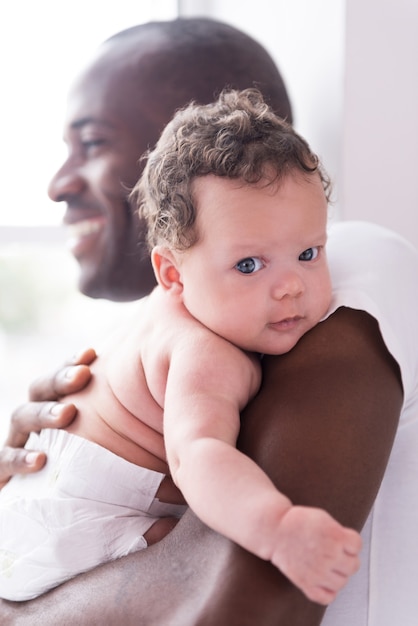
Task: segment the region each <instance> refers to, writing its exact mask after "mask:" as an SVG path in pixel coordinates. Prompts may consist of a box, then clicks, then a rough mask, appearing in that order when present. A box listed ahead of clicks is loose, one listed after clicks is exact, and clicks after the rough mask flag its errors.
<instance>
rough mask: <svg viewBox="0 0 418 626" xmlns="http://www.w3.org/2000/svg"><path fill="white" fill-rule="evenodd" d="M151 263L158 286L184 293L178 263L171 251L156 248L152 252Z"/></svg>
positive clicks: (162, 247)
mask: <svg viewBox="0 0 418 626" xmlns="http://www.w3.org/2000/svg"><path fill="white" fill-rule="evenodd" d="M151 262H152V267H153V269H154V274H155V277H156V279H157V281H158V284H159V285H161V287H162V288H163V289H167V290H168V289H172V290H175V291H176V292H177V293H181V292H182V291H183V283H182V282H181V275H180V269H179V264H178V261H177V259H176V257H175V255H174V254H173V253H172V251H171V250H169V249H168V248H166V247H165V246H155V247H154V248H153V250H152V252H151Z"/></svg>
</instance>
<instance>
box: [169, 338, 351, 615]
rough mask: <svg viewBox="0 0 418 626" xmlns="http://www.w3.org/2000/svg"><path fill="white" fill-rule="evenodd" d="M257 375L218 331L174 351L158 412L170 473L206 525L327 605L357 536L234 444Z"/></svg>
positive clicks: (343, 578) (346, 568)
mask: <svg viewBox="0 0 418 626" xmlns="http://www.w3.org/2000/svg"><path fill="white" fill-rule="evenodd" d="M196 355H197V358H196ZM214 355H216V358H214ZM258 380H259V371H258V370H257V368H256V364H255V363H254V362H253V361H251V360H250V359H249V358H248V357H247V356H246V355H245V354H244V353H243V352H241V351H240V350H238V349H237V348H234V347H233V346H231V344H229V343H227V342H224V341H223V340H221V339H220V338H219V337H214V338H213V341H208V342H207V343H206V345H199V347H197V346H196V344H194V345H193V346H189V345H188V346H182V347H181V349H178V350H176V351H175V352H174V354H173V355H172V359H171V364H170V372H169V376H168V381H167V390H166V398H165V417H164V433H165V441H166V449H167V456H168V461H169V464H170V469H171V472H172V475H173V479H174V481H175V482H176V484H177V485H178V487H179V488H180V489H181V491H182V492H183V495H184V496H185V498H186V500H187V501H188V503H189V505H190V506H191V508H192V509H193V510H194V511H195V513H196V514H197V515H198V516H199V517H200V518H201V519H202V520H203V521H204V522H205V523H206V524H208V525H209V526H211V527H212V528H213V529H214V530H216V531H218V532H220V533H222V534H224V535H225V536H227V537H228V538H230V539H232V540H233V541H235V542H236V543H238V544H239V545H241V546H242V547H244V548H246V549H247V550H249V551H251V552H253V553H254V554H255V555H257V556H259V557H261V558H263V559H266V560H270V561H272V563H273V564H274V565H276V567H278V568H279V569H280V570H281V571H282V572H283V573H284V574H285V575H286V576H287V577H288V578H289V579H290V580H291V581H292V582H294V583H295V584H296V585H297V586H298V587H300V588H301V589H302V591H304V593H305V594H306V596H307V597H308V598H310V599H311V600H314V601H316V602H319V603H322V604H329V602H331V601H332V600H333V599H334V597H335V595H336V593H337V592H338V591H339V590H340V589H341V588H342V587H343V586H344V584H345V583H346V582H347V580H348V577H349V576H350V575H351V574H353V573H354V572H355V571H357V569H358V566H359V561H358V553H359V550H360V545H361V540H360V537H359V535H358V534H357V533H356V532H355V531H353V530H350V529H347V528H343V527H342V526H341V525H340V524H338V523H337V522H336V521H335V520H334V519H333V518H331V517H330V516H329V515H328V514H327V513H325V512H324V511H322V510H320V509H314V508H307V507H293V506H292V503H291V502H290V500H289V499H288V498H287V497H286V496H285V495H283V494H281V493H280V492H279V491H278V490H277V489H276V488H275V486H274V485H273V483H272V482H271V480H270V479H269V478H268V477H267V475H266V474H265V473H264V472H263V471H262V470H261V469H260V468H259V467H258V466H257V465H256V464H255V463H254V462H253V461H252V460H251V459H250V458H249V457H247V456H245V455H244V454H242V453H241V452H239V451H238V450H237V449H236V447H235V445H236V439H237V437H238V432H239V427H240V422H239V411H240V410H241V409H242V408H243V407H244V406H245V404H246V403H247V402H248V401H249V400H250V398H251V397H252V395H253V394H254V392H255V391H256V389H257V387H258V382H256V381H258Z"/></svg>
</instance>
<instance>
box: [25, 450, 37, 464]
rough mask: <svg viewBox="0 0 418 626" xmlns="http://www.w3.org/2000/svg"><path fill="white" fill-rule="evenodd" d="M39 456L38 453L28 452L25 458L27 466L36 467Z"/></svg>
mask: <svg viewBox="0 0 418 626" xmlns="http://www.w3.org/2000/svg"><path fill="white" fill-rule="evenodd" d="M38 456H39V453H38V452H28V453H27V455H26V456H25V463H26V465H35V464H36V461H37V459H38Z"/></svg>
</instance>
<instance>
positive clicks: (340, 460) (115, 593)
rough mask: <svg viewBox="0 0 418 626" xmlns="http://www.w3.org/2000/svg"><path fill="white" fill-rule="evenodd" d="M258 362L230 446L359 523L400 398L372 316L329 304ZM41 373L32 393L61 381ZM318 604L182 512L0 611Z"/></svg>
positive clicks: (76, 614) (102, 616)
mask: <svg viewBox="0 0 418 626" xmlns="http://www.w3.org/2000/svg"><path fill="white" fill-rule="evenodd" d="M263 367H264V375H263V386H262V389H261V390H260V392H259V394H258V396H257V397H256V398H255V399H254V401H253V402H252V403H251V404H250V405H249V406H248V407H247V409H246V410H245V412H244V415H243V422H242V431H241V435H240V441H239V446H240V448H241V449H242V450H243V451H244V452H246V453H247V454H249V455H250V456H251V457H253V458H254V459H255V460H256V461H257V462H258V463H259V464H260V465H261V467H262V468H263V469H264V470H265V471H266V472H267V473H268V474H269V475H270V476H271V477H272V479H273V480H274V482H275V483H276V484H277V486H278V488H279V489H281V490H283V491H284V493H286V494H287V495H288V496H289V497H290V498H291V499H292V501H293V502H294V503H295V504H305V505H310V506H320V507H323V508H325V509H326V510H328V511H329V512H330V513H331V514H332V515H333V516H334V517H336V519H338V520H339V521H340V522H341V523H342V524H344V525H347V526H351V527H353V528H356V529H358V530H360V529H361V527H362V526H363V524H364V522H365V519H366V517H367V515H368V512H369V511H370V508H371V506H372V504H373V501H374V499H375V496H376V493H377V490H378V488H379V485H380V482H381V479H382V476H383V473H384V471H385V467H386V463H387V459H388V456H389V453H390V450H391V447H392V443H393V438H394V435H395V432H396V428H397V424H398V418H399V413H400V408H401V404H402V398H403V392H402V385H401V381H400V375H399V369H398V366H397V364H396V363H395V362H394V360H393V359H392V357H391V356H390V355H389V353H388V352H387V349H386V347H385V345H384V343H383V341H382V338H381V335H380V332H379V330H378V326H377V323H376V322H375V320H373V318H371V317H370V316H369V315H368V314H366V313H364V312H361V311H353V310H350V309H344V308H343V309H339V310H338V311H337V312H336V313H334V314H333V315H332V316H331V317H330V318H329V319H328V320H326V321H325V322H322V323H321V324H319V325H318V326H317V327H316V328H314V329H313V330H312V331H310V332H309V333H308V334H307V335H305V336H304V337H303V338H302V339H301V340H300V342H299V343H298V344H297V346H296V347H295V348H294V349H293V350H292V351H291V352H290V353H288V354H286V355H282V356H280V357H268V358H267V359H265V361H264V364H263ZM305 372H306V375H305ZM302 380H303V394H301V393H300V390H301V381H302ZM324 380H325V381H326V384H324ZM51 382H52V381H44V382H40V383H39V384H38V385H37V386H35V387H34V388H33V397H34V398H38V395H37V394H38V393H40V394H41V396H42V394H44V393H45V392H46V390H47V389H49V393H50V394H51V395H50V397H51V398H52V397H53V393H54V385H58V386H59V387H60V386H61V383H60V382H59V378H56V379H55V383H53V384H52V387H51V384H50V383H51ZM43 397H44V398H45V396H43ZM18 423H19V418H17V421H16V426H17V430H19V428H18ZM359 486H361V488H360V487H359ZM324 610H325V608H324V607H321V606H319V605H317V604H313V603H311V602H309V601H308V600H307V599H306V598H305V597H304V596H303V595H302V594H301V592H299V591H298V590H297V589H295V588H294V587H293V586H292V585H291V584H290V583H289V582H288V581H287V580H286V579H285V578H284V577H283V576H281V574H280V573H279V572H278V571H277V570H276V569H275V568H273V567H272V566H271V565H270V564H269V563H266V562H264V561H260V560H259V559H257V558H255V557H254V556H252V555H250V554H248V553H246V552H245V551H244V550H242V549H240V548H238V547H237V546H235V545H233V544H231V542H229V541H228V540H226V539H224V538H223V537H221V536H219V535H217V534H216V533H214V532H212V531H210V530H208V529H207V528H206V527H204V526H203V525H202V524H201V523H200V521H199V520H197V519H196V518H195V517H194V515H193V514H192V513H186V515H185V516H184V518H183V519H182V520H181V522H180V523H179V524H178V525H177V527H176V528H175V529H174V530H173V531H172V532H171V533H170V534H169V535H167V537H165V538H164V539H163V540H162V541H161V542H160V543H158V544H155V545H154V546H152V547H150V548H149V549H148V550H145V551H142V552H139V553H136V554H133V555H130V556H129V557H126V558H124V559H120V560H119V561H116V562H114V563H111V564H107V565H104V566H101V567H100V568H98V569H96V570H94V571H92V572H89V573H87V574H84V575H81V576H78V577H77V578H75V579H73V580H72V581H69V582H68V583H66V584H64V585H62V586H61V587H58V588H57V589H55V590H53V591H51V592H49V593H47V594H46V595H44V596H42V597H40V598H38V599H37V600H35V601H32V602H29V603H18V604H16V603H9V602H5V601H3V602H2V603H1V604H0V617H1V618H2V619H3V620H4V623H8V624H17V625H19V624H31V625H36V624H57V623H60V624H73V623H74V624H75V623H78V624H86V625H92V624H102V623H106V624H109V625H110V624H120V623H123V624H124V625H130V624H135V625H136V624H145V625H153V626H154V625H155V626H160V625H161V626H196V625H199V626H200V625H202V626H235V625H236V626H247V625H248V626H250V625H251V626H253V625H254V624H257V626H270V625H271V626H273V625H274V626H289V624H291V625H292V626H317V625H318V624H320V622H321V618H322V615H323V612H324Z"/></svg>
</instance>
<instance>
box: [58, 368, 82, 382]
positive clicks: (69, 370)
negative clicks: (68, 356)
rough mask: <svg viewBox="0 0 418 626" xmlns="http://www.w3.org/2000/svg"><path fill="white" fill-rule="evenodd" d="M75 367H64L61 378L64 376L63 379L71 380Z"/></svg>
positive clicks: (75, 370) (75, 371) (73, 376)
mask: <svg viewBox="0 0 418 626" xmlns="http://www.w3.org/2000/svg"><path fill="white" fill-rule="evenodd" d="M77 367H78V366H77V365H72V366H71V367H66V368H65V369H64V370H63V371H62V373H61V376H62V378H64V379H65V380H73V379H74V378H75V375H76V373H77Z"/></svg>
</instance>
